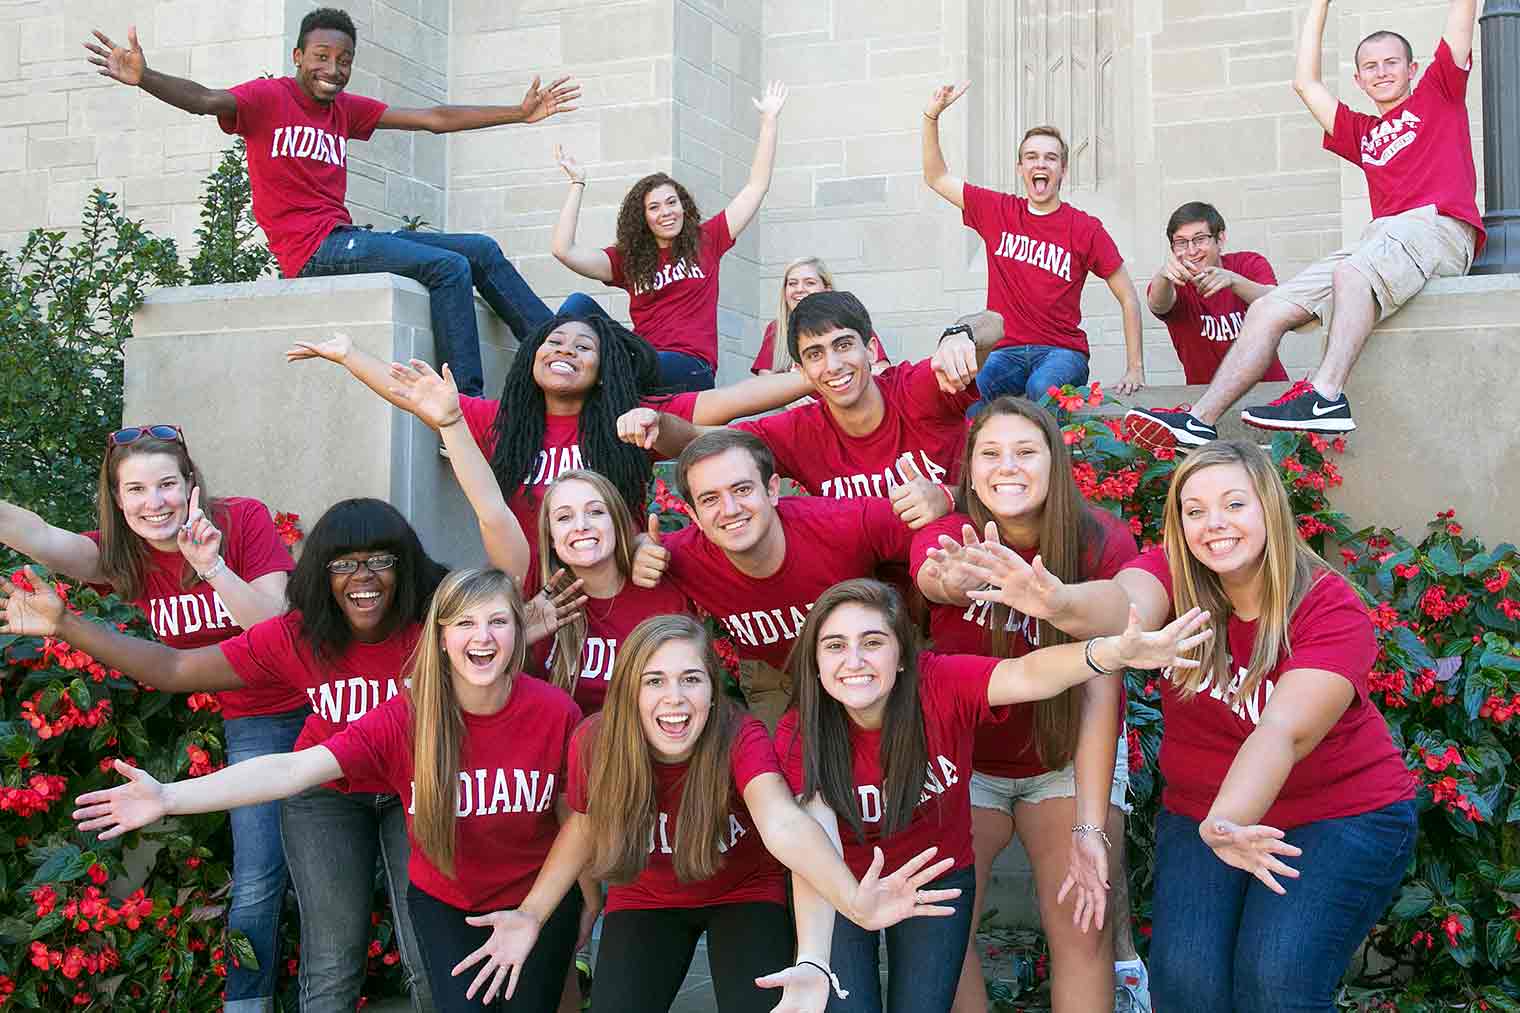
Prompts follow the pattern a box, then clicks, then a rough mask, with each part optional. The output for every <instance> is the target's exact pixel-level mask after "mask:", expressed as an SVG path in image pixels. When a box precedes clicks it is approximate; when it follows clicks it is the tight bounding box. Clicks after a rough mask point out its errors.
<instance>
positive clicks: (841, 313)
mask: <svg viewBox="0 0 1520 1013" xmlns="http://www.w3.org/2000/svg"><path fill="white" fill-rule="evenodd" d="M841 327H847V328H849V329H850V330H852V331H854V332H855V333H856V334H859V335H860V340H861V341H870V340H871V314H869V313H867V312H866V308H865V305H864V304H863V303H862V302H861V301H860V300H859V299H857V298H855V296H854V295H852V294H851V293H849V292H838V291H834V290H825V291H822V292H814V293H813V294H812V295H810V296H807V297H805V298H804V299H803V300H802V301H801V302H799V303H798V304H797V308H796V309H794V310H792V312H791V315H790V316H788V317H787V321H786V347H787V348H788V349H789V350H790V351H791V353H792V361H793V362H798V361H800V360H801V356H800V355H799V353H798V350H797V344H798V341H799V339H800V338H801V337H802V335H804V334H827V333H828V332H829V331H834V330H838V329H839V328H841Z"/></svg>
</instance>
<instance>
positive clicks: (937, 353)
mask: <svg viewBox="0 0 1520 1013" xmlns="http://www.w3.org/2000/svg"><path fill="white" fill-rule="evenodd" d="M952 326H954V327H969V328H970V329H971V333H970V334H967V333H965V332H964V331H957V332H956V333H954V334H942V335H941V336H940V339H939V345H938V346H936V347H935V349H934V354H933V355H932V356H931V357H930V359H929V363H930V366H931V367H932V368H933V369H934V378H935V379H936V380H938V381H939V389H940V390H942V391H944V392H945V393H946V394H958V393H960V392H961V391H963V390H965V389H966V387H967V385H968V384H970V383H971V382H972V381H973V380H975V379H976V371H977V370H978V369H980V368H981V365H982V363H984V362H986V361H987V356H989V355H991V354H992V350H993V349H994V348H996V347H997V345H998V342H999V341H1002V340H1003V317H1002V314H1000V313H998V312H996V311H995V310H979V311H977V312H976V313H967V314H966V315H965V316H963V317H961V318H960V319H959V320H957V321H956V322H955V323H954V324H953V325H952ZM947 330H948V328H947Z"/></svg>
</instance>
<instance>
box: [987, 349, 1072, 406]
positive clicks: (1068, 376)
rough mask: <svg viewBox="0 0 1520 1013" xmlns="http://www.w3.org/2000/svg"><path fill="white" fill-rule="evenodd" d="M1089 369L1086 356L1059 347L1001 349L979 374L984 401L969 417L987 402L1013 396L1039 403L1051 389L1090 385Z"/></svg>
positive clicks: (992, 356)
mask: <svg viewBox="0 0 1520 1013" xmlns="http://www.w3.org/2000/svg"><path fill="white" fill-rule="evenodd" d="M1087 366H1088V360H1087V356H1085V355H1083V354H1082V353H1081V352H1074V351H1072V350H1071V349H1070V348H1060V347H1058V346H1056V345H1015V346H1014V347H1012V348H999V349H997V350H995V351H994V352H993V353H992V354H991V355H989V356H987V361H986V362H984V363H982V367H981V368H980V369H978V370H977V371H976V386H977V389H978V390H980V391H981V392H982V399H981V400H980V401H978V402H977V403H976V404H975V405H972V407H971V411H970V412H968V413H967V414H968V415H974V414H975V413H976V412H978V411H981V408H982V406H983V405H985V404H986V403H987V402H988V401H991V400H993V399H994V398H998V397H1002V396H1003V395H1004V394H1012V395H1013V396H1014V397H1018V396H1019V395H1020V394H1022V395H1023V396H1024V397H1027V398H1028V399H1029V400H1031V401H1038V400H1040V398H1041V397H1043V396H1044V394H1045V392H1046V391H1047V390H1049V389H1050V388H1052V387H1060V386H1062V385H1063V384H1068V383H1069V384H1071V385H1073V386H1080V385H1081V384H1084V383H1086V382H1087Z"/></svg>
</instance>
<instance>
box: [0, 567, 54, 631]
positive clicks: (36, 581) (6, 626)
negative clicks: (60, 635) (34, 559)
mask: <svg viewBox="0 0 1520 1013" xmlns="http://www.w3.org/2000/svg"><path fill="white" fill-rule="evenodd" d="M21 572H22V573H23V574H24V575H25V578H26V583H27V584H30V585H31V587H30V589H29V588H27V587H25V586H18V584H19V582H18V584H12V583H11V582H10V581H9V580H7V579H6V578H4V577H0V633H14V634H16V635H17V636H22V637H51V636H52V635H53V634H55V633H57V632H58V623H59V620H61V619H62V618H63V599H62V598H60V597H59V596H58V592H57V591H55V590H53V585H52V584H50V583H48V582H47V581H45V580H43V579H42V578H41V577H39V576H37V574H35V573H34V572H32V568H31V567H30V566H28V567H26V568H25V569H24V570H22V571H21Z"/></svg>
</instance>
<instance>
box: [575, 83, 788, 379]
mask: <svg viewBox="0 0 1520 1013" xmlns="http://www.w3.org/2000/svg"><path fill="white" fill-rule="evenodd" d="M786 94H787V93H786V86H785V85H783V84H781V83H780V82H777V81H773V82H771V83H770V85H768V86H767V87H766V89H765V94H764V95H762V96H761V97H760V98H758V99H755V100H754V103H755V108H756V109H758V110H759V111H760V136H759V139H758V140H757V141H756V142H755V157H754V162H753V164H752V165H751V166H750V171H749V180H748V181H747V182H746V183H745V184H744V186H743V188H742V189H740V191H739V192H738V193H737V194H735V195H734V199H733V200H732V201H730V202H729V204H728V207H726V208H724V209H723V210H722V211H720V212H718V213H717V214H716V215H714V216H713V217H712V218H709V219H708V220H707V221H705V222H704V221H702V217H701V212H700V211H699V210H698V209H697V202H696V201H695V200H694V199H693V198H692V196H691V193H690V192H689V191H688V190H687V189H686V187H684V186H682V185H681V184H680V183H679V182H678V181H676V180H675V179H673V178H671V177H670V176H669V175H667V174H665V173H663V172H656V173H651V174H650V175H648V176H645V177H644V178H643V179H641V180H639V181H638V182H637V183H635V184H634V185H633V187H632V188H631V189H630V190H629V191H628V193H627V194H626V195H624V197H623V202H622V205H621V206H620V207H619V208H618V218H617V241H616V242H615V243H614V244H613V245H612V246H609V247H606V248H605V249H598V248H597V247H594V246H582V245H579V244H577V243H576V241H575V232H576V226H577V224H578V223H579V220H580V214H581V201H582V199H583V198H584V197H585V193H586V171H585V170H584V169H583V168H581V166H580V165H579V163H577V162H576V161H575V159H574V158H572V157H571V156H570V155H569V154H568V153H567V152H565V151H564V150H563V149H562V148H561V147H559V146H558V145H556V146H555V149H554V157H555V158H556V159H557V160H558V161H559V164H560V168H562V169H564V170H565V175H566V176H568V177H570V189H569V192H568V193H566V194H565V204H564V207H563V208H562V209H561V210H560V214H559V220H558V221H557V222H556V223H555V226H554V238H553V252H554V257H555V259H556V260H558V261H559V262H560V263H561V264H564V265H565V266H566V267H568V268H570V270H572V271H574V272H575V273H576V274H579V275H582V276H583V277H586V278H591V279H594V280H596V281H600V282H603V283H604V284H607V285H611V286H613V287H615V288H621V289H624V290H626V291H627V292H628V295H629V299H630V301H629V306H628V312H629V315H630V316H631V317H632V319H633V329H634V331H636V332H637V333H638V334H639V336H640V337H642V338H644V339H645V340H646V341H648V342H649V343H650V344H651V345H653V346H654V347H655V348H656V349H657V350H658V351H659V357H660V379H661V381H662V382H663V383H664V385H665V386H666V387H668V388H671V389H673V390H683V391H690V390H708V389H710V388H711V387H712V386H713V381H714V377H715V376H716V375H717V371H718V262H719V261H720V260H721V259H722V257H723V255H724V254H725V253H727V252H728V251H729V250H730V249H732V248H733V245H734V243H735V242H736V241H738V238H739V234H740V233H741V232H743V231H744V230H745V228H746V227H747V226H748V225H749V223H750V222H751V221H752V220H753V219H754V217H755V214H756V212H758V211H759V210H760V202H761V201H763V200H764V199H765V193H766V191H767V190H769V189H770V185H771V170H772V168H774V166H775V163H776V132H777V121H778V120H779V118H780V116H781V107H782V106H784V105H785V104H786ZM560 312H562V313H565V312H576V313H585V312H599V313H603V314H604V315H605V311H604V310H602V309H601V308H600V307H599V306H598V304H597V303H596V302H594V301H593V300H592V299H590V298H589V297H587V296H584V295H580V294H579V293H577V294H576V295H572V296H571V297H570V298H569V299H567V300H566V301H565V304H564V305H563V306H561V307H560Z"/></svg>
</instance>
